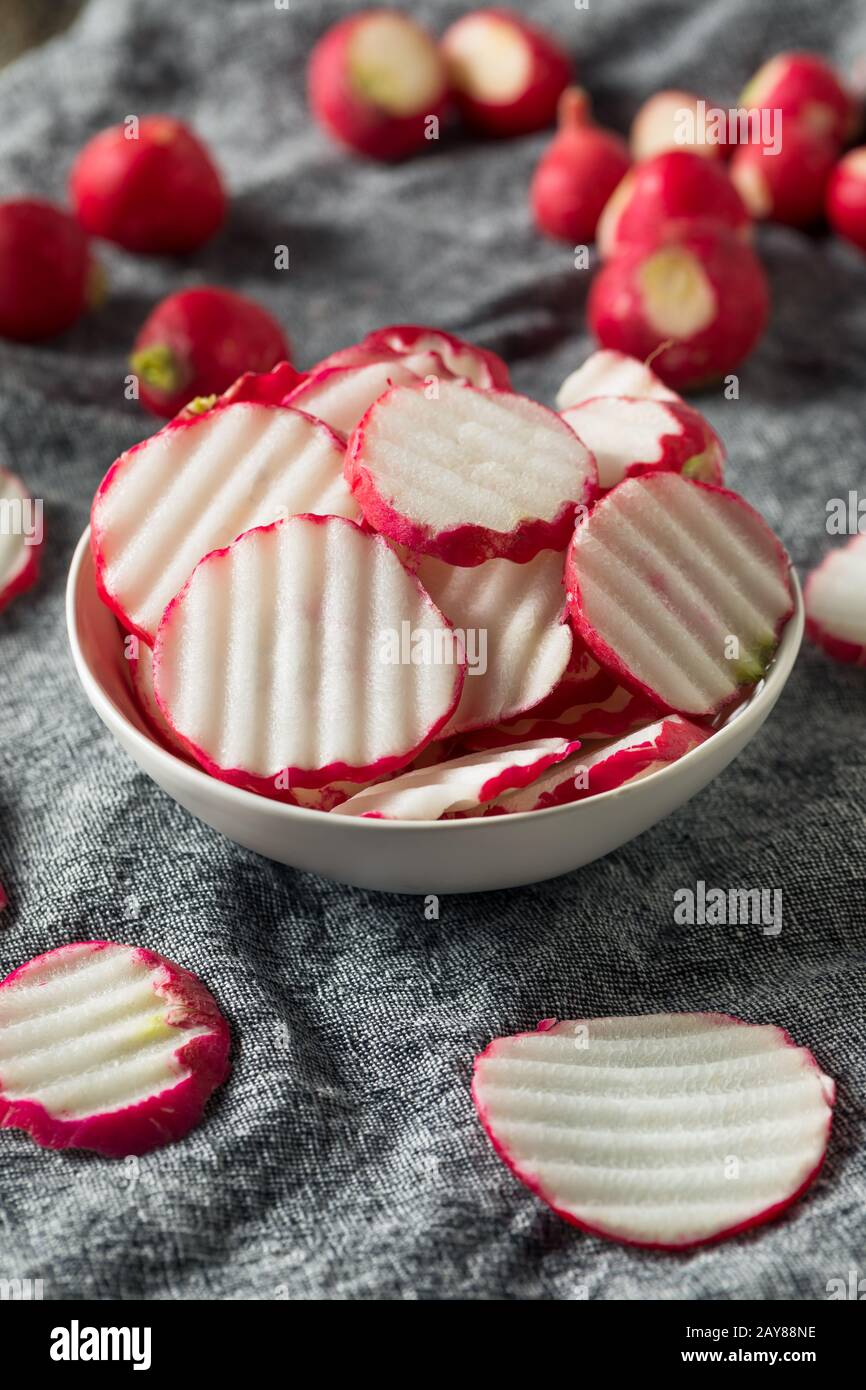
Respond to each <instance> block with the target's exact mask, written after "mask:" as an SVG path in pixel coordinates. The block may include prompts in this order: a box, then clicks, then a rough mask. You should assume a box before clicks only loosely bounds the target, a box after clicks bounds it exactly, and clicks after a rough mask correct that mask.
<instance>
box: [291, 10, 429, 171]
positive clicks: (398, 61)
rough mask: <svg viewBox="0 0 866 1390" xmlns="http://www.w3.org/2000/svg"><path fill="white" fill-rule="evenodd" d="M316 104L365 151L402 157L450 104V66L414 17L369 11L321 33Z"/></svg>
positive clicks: (313, 69) (313, 89)
mask: <svg viewBox="0 0 866 1390" xmlns="http://www.w3.org/2000/svg"><path fill="white" fill-rule="evenodd" d="M308 89H309V101H310V107H311V109H312V111H313V114H314V115H315V116H316V118H317V120H319V121H320V122H321V124H322V125H323V126H324V127H325V129H326V130H327V131H328V132H329V133H330V134H331V135H332V136H334V138H335V139H337V140H339V141H340V143H341V144H343V145H348V147H349V148H350V149H352V150H356V151H358V153H359V154H365V155H368V156H370V157H371V158H373V159H383V160H393V159H403V158H405V157H406V156H407V155H410V154H412V153H414V152H415V151H416V150H419V149H421V148H423V146H424V143H425V141H426V140H427V139H430V138H432V137H431V131H433V130H435V126H434V125H431V123H430V117H435V118H436V120H437V121H438V120H440V119H441V118H442V117H443V116H444V115H445V113H446V110H447V105H448V78H447V74H446V71H445V64H444V62H443V60H442V55H441V54H440V52H439V49H438V48H437V46H436V44H435V42H434V40H433V39H432V38H431V37H430V35H429V34H428V33H427V32H426V30H424V29H422V28H421V26H420V25H419V24H416V23H415V21H414V20H413V19H410V18H409V16H408V15H404V14H400V13H398V12H397V11H396V10H365V11H363V12H362V13H361V14H356V15H352V16H351V17H350V18H348V19H344V20H342V21H341V22H340V23H339V24H335V25H334V26H333V28H331V29H329V30H328V32H327V33H326V34H325V35H324V36H323V37H322V38H321V39H319V42H318V43H317V44H316V46H315V48H314V49H313V53H312V57H311V58H310V66H309V72H308Z"/></svg>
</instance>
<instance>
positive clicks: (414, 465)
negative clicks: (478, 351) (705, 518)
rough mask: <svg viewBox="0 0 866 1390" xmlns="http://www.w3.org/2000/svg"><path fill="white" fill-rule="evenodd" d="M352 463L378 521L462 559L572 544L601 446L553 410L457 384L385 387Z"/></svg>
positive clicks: (397, 534)
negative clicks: (431, 390) (586, 442)
mask: <svg viewBox="0 0 866 1390" xmlns="http://www.w3.org/2000/svg"><path fill="white" fill-rule="evenodd" d="M345 469H346V477H347V479H348V481H349V485H350V486H351V488H352V491H353V493H354V494H355V496H356V498H357V500H358V502H359V503H360V505H361V508H362V510H363V512H364V516H365V517H366V519H367V521H368V522H369V523H370V525H372V526H373V527H374V529H375V530H377V531H381V532H382V533H383V535H386V536H388V537H389V538H390V539H391V540H393V541H396V542H399V543H402V544H405V545H407V546H409V548H410V549H412V550H416V551H421V552H423V553H424V554H432V555H435V556H437V557H438V558H439V559H441V560H446V561H448V562H449V563H450V564H458V565H479V564H481V563H482V562H483V561H484V560H489V559H493V558H495V557H497V556H498V557H504V558H507V559H511V560H516V561H519V562H525V561H527V560H531V559H532V557H533V556H534V555H536V554H537V553H538V552H539V550H545V549H549V550H560V549H562V548H563V547H564V546H565V545H566V544H567V541H568V537H569V534H570V532H571V529H572V526H573V523H574V517H575V513H576V510H577V507H578V506H579V505H581V504H587V503H588V502H590V501H591V500H592V498H593V497H594V495H595V492H596V487H597V473H596V467H595V461H594V460H593V458H592V455H591V454H590V453H589V451H588V450H587V449H586V448H585V447H584V446H583V444H582V443H581V442H580V440H579V439H578V438H577V436H576V435H575V433H574V431H573V430H571V429H569V427H568V425H566V424H565V422H564V421H563V420H561V419H560V418H559V417H558V416H557V415H555V414H554V413H553V411H550V410H548V409H547V408H546V407H545V406H541V405H538V404H537V403H536V402H535V401H530V400H528V399H527V398H526V397H525V396H518V395H514V394H512V393H510V392H505V391H479V390H477V389H476V388H475V387H472V386H461V385H458V384H456V383H454V382H442V383H441V384H440V386H439V390H438V394H436V395H435V396H433V395H430V394H428V393H427V392H426V391H425V390H424V388H422V387H421V386H417V387H409V386H396V387H394V388H393V389H392V390H391V391H388V392H387V393H386V394H385V395H383V396H380V397H379V399H378V400H377V401H376V402H375V404H374V405H373V406H371V408H370V410H369V411H368V412H367V414H366V415H365V416H364V419H363V420H362V421H361V423H360V424H359V425H358V427H357V429H356V430H355V431H354V433H353V435H352V437H351V439H350V440H349V446H348V448H347V450H346V461H345Z"/></svg>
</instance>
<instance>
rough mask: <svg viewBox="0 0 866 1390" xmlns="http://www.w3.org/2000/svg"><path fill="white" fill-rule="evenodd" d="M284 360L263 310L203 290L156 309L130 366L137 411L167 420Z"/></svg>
mask: <svg viewBox="0 0 866 1390" xmlns="http://www.w3.org/2000/svg"><path fill="white" fill-rule="evenodd" d="M288 357H289V346H288V343H287V341H286V338H285V337H284V335H283V330H282V329H281V328H280V325H279V324H278V323H277V321H276V319H274V318H272V317H271V315H270V314H269V313H267V311H266V310H265V309H262V308H261V307H260V306H259V305H258V304H255V303H254V302H253V300H251V299H245V298H244V297H243V296H242V295H239V294H233V293H232V291H231V290H223V289H218V288H217V287H216V286H214V285H202V286H200V287H199V288H197V289H192V290H180V291H179V292H178V293H177V294H170V295H169V296H168V297H167V298H166V299H163V300H162V301H161V303H159V304H157V306H156V308H155V309H154V310H153V312H152V313H151V314H150V316H149V317H148V318H147V319H146V321H145V323H144V326H143V327H142V329H141V331H140V333H139V335H138V337H137V338H136V340H135V344H134V347H133V351H132V356H131V357H130V359H129V361H130V366H131V367H132V370H133V372H134V373H135V375H136V376H137V377H138V379H139V383H140V387H139V393H140V399H141V403H142V405H144V406H146V407H147V409H148V410H152V411H153V413H154V414H155V415H165V416H169V415H176V414H177V412H178V411H179V410H182V409H183V407H184V406H185V405H186V404H187V403H188V402H189V401H191V400H192V399H193V397H195V396H210V395H219V394H220V392H222V391H225V390H226V389H227V388H228V387H229V386H231V384H232V382H234V381H236V380H237V378H238V377H239V376H241V375H242V373H243V372H267V371H270V369H271V367H273V366H274V365H275V363H277V362H280V361H282V360H283V359H284V358H288Z"/></svg>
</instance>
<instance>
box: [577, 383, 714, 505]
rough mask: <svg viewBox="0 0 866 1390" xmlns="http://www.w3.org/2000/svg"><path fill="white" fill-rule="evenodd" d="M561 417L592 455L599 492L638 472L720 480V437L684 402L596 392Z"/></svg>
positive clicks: (712, 480)
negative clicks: (677, 474)
mask: <svg viewBox="0 0 866 1390" xmlns="http://www.w3.org/2000/svg"><path fill="white" fill-rule="evenodd" d="M562 418H563V420H565V422H566V423H567V424H569V425H570V426H571V428H572V429H573V430H574V432H575V434H576V435H577V436H578V438H579V439H582V440H583V442H584V444H585V445H586V446H587V448H588V449H589V450H590V451H591V453H592V454H593V456H594V458H595V461H596V464H597V465H598V482H599V487H600V488H602V489H603V490H606V489H610V488H612V487H615V486H616V484H617V483H621V482H622V480H623V478H635V477H639V476H640V474H642V473H682V474H683V475H684V476H685V477H687V478H697V479H698V481H699V482H703V483H716V484H721V483H722V482H723V481H724V458H725V451H724V447H723V445H722V441H721V440H720V439H719V437H718V435H717V434H716V433H715V431H714V430H713V429H711V427H710V425H709V424H708V423H707V421H706V420H705V419H704V418H703V416H702V415H700V414H699V413H698V411H696V410H693V409H692V408H691V406H688V405H686V404H685V403H684V402H677V401H648V400H633V399H630V398H628V397H617V396H599V397H596V398H595V400H589V401H584V402H582V404H581V405H577V406H573V407H572V409H570V410H564V411H563V412H562Z"/></svg>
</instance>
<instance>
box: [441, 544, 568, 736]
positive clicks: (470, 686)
mask: <svg viewBox="0 0 866 1390" xmlns="http://www.w3.org/2000/svg"><path fill="white" fill-rule="evenodd" d="M563 560H564V556H563V555H562V553H561V552H556V551H550V550H543V551H541V552H540V554H538V555H536V557H535V559H533V560H530V561H528V563H527V564H525V565H516V564H514V562H513V561H512V560H487V561H486V562H485V563H484V564H483V565H478V566H477V567H476V568H474V569H463V568H461V567H459V566H457V565H446V564H445V563H444V562H443V561H442V560H434V559H433V558H432V557H431V556H425V557H423V558H422V559H421V561H420V564H419V565H418V577H419V579H420V580H421V583H422V584H423V585H424V588H425V589H426V590H427V592H428V593H429V594H430V596H431V598H432V599H433V602H434V603H435V604H436V605H437V606H438V607H439V608H441V610H442V612H443V613H444V614H445V616H446V617H447V618H449V619H450V621H451V622H452V623H453V624H454V626H455V627H456V628H457V630H458V631H459V632H461V633H463V634H464V645H465V647H466V655H467V666H466V681H465V684H464V686H463V694H462V696H461V697H460V704H459V705H458V706H457V709H456V711H455V713H454V714H453V715H452V716H451V719H450V720H449V721H448V725H447V727H446V728H445V730H444V731H443V736H447V735H448V734H457V733H462V732H463V731H464V730H467V729H479V728H483V727H484V726H485V725H488V724H496V723H498V722H499V720H501V719H509V718H511V717H512V716H513V715H516V714H519V713H520V712H521V711H523V710H527V709H531V708H532V706H533V705H537V704H538V702H539V701H540V700H543V699H544V697H545V696H546V695H548V694H549V693H550V692H551V691H552V690H553V689H554V687H555V686H556V685H557V684H558V682H559V681H560V679H561V678H562V675H563V673H564V672H565V670H566V668H567V666H568V662H569V658H570V656H571V648H572V641H573V639H572V634H571V628H570V627H569V625H568V623H567V622H563V614H564V607H565V591H564V588H563V583H562V569H563ZM511 741H512V742H514V740H511Z"/></svg>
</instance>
